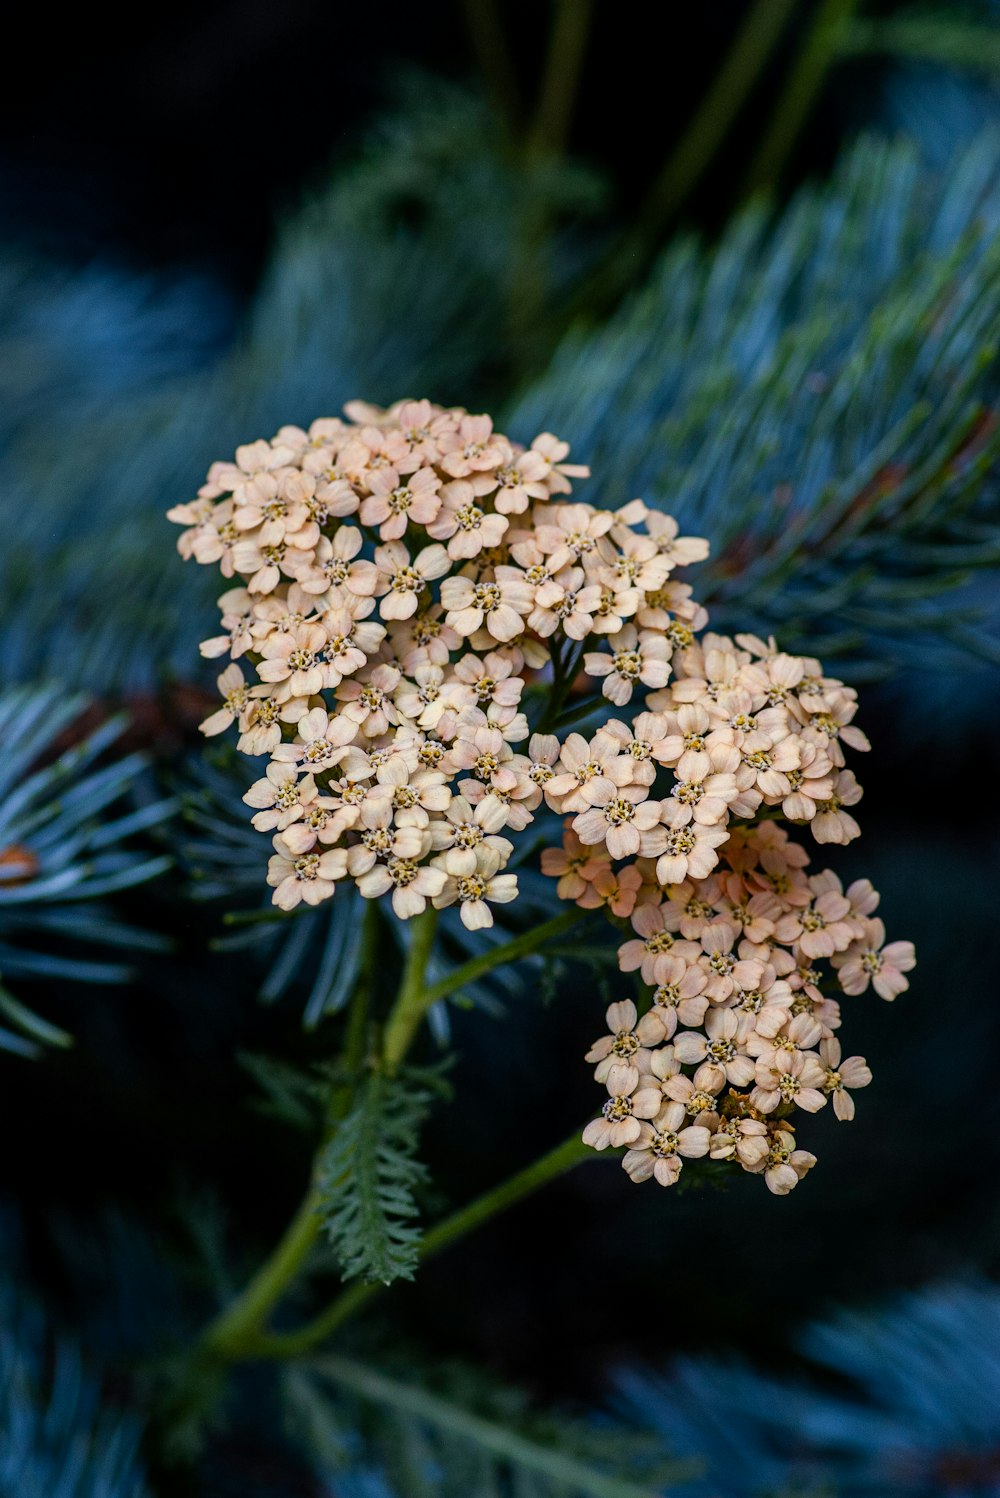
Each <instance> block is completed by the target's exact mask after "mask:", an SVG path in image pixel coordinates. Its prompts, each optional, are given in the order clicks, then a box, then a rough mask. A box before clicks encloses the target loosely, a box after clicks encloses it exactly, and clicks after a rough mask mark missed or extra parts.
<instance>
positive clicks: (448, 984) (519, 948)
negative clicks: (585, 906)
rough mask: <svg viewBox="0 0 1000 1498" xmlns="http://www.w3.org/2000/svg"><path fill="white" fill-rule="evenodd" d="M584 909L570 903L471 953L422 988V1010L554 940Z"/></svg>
mask: <svg viewBox="0 0 1000 1498" xmlns="http://www.w3.org/2000/svg"><path fill="white" fill-rule="evenodd" d="M588 913H589V912H588V911H586V910H581V909H580V908H579V906H576V905H574V906H573V907H572V909H570V910H566V911H564V912H563V914H562V915H557V916H553V918H552V920H551V921H545V922H544V924H543V925H541V926H535V927H534V928H533V929H532V930H531V931H525V932H523V933H522V935H521V936H515V937H513V939H512V940H511V941H506V942H504V944H503V946H500V947H493V948H492V949H491V950H490V951H489V952H481V953H480V955H479V956H478V957H471V958H470V959H469V961H468V962H465V963H463V964H462V966H461V967H457V968H455V969H454V971H453V972H450V973H448V974H447V975H446V976H445V977H444V978H441V979H439V981H438V982H437V983H435V984H434V985H433V986H432V987H431V988H428V989H425V990H424V993H423V1010H424V1011H426V1010H427V1009H430V1007H431V1005H432V1004H436V1003H437V1002H438V1000H439V999H446V998H447V997H448V995H449V994H452V993H457V992H458V991H459V989H462V988H464V987H465V985H466V984H467V983H474V982H475V981H476V979H477V978H481V977H483V975H484V974H485V973H488V972H490V971H491V970H492V969H493V968H495V967H501V966H502V965H503V964H504V963H506V962H516V961H517V960H518V958H520V957H527V956H529V955H530V954H531V953H532V952H537V951H538V950H539V948H541V947H544V946H545V945H546V943H547V942H549V941H554V940H555V938H556V937H559V936H562V934H563V932H565V931H569V930H570V928H571V927H573V926H575V925H576V923H577V922H578V921H582V920H583V918H584V917H585V916H586V915H587V914H588Z"/></svg>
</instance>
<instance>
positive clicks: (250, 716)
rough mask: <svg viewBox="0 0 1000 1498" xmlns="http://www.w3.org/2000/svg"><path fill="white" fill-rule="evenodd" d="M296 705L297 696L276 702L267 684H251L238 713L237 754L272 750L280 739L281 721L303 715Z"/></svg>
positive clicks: (298, 705) (286, 721) (265, 752)
mask: <svg viewBox="0 0 1000 1498" xmlns="http://www.w3.org/2000/svg"><path fill="white" fill-rule="evenodd" d="M264 694H266V695H264ZM300 706H301V703H300V701H299V699H297V698H293V699H292V701H290V702H279V701H278V699H277V697H272V696H270V688H269V687H266V686H256V687H251V688H250V701H249V703H248V704H247V707H246V710H245V711H244V712H243V714H242V715H241V717H240V729H241V732H240V736H239V738H238V739H237V741H236V747H237V749H238V750H239V751H240V753H241V754H249V755H258V754H273V753H274V751H275V749H277V747H278V745H279V744H280V743H281V725H282V723H292V722H298V720H299V718H301V717H302V716H303V714H302V713H301V712H300V711H299V709H300Z"/></svg>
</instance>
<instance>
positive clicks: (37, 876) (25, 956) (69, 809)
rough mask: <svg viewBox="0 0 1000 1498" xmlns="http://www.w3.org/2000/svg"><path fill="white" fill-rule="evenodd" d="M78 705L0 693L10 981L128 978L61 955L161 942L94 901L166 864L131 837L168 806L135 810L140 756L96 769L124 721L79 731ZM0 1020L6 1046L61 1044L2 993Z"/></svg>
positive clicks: (1, 893)
mask: <svg viewBox="0 0 1000 1498" xmlns="http://www.w3.org/2000/svg"><path fill="white" fill-rule="evenodd" d="M86 707H87V700H86V698H84V697H82V696H78V695H74V694H72V693H67V692H64V691H61V690H60V689H59V688H57V687H36V688H28V687H25V688H16V689H13V690H9V691H7V692H4V693H2V694H0V742H2V744H3V746H4V752H3V756H2V758H0V973H2V974H3V976H4V978H5V979H8V980H15V981H16V982H17V983H19V982H20V981H21V980H24V979H39V978H46V979H50V980H55V981H62V980H66V981H70V982H89V983H116V982H121V981H122V980H123V979H124V978H126V977H127V976H128V973H129V969H128V968H127V967H126V966H123V965H122V963H120V962H110V961H107V960H105V959H97V958H94V957H91V956H87V955H81V956H76V955H72V956H70V955H66V953H67V950H68V951H72V949H73V947H74V946H75V945H76V944H77V943H79V944H81V945H82V946H83V948H84V951H85V952H86V950H87V949H88V948H91V947H93V946H95V945H101V946H110V947H125V948H128V947H133V948H139V947H150V946H153V947H155V946H162V945H163V943H162V940H161V939H160V938H157V937H154V936H152V935H151V934H150V933H148V932H143V931H141V930H139V929H137V928H136V927H134V926H131V925H127V924H125V923H124V922H122V921H120V920H118V919H116V918H115V917H114V916H112V915H111V913H110V912H109V910H108V909H107V908H106V906H104V905H103V904H95V903H93V902H96V901H103V900H104V899H105V898H106V897H107V896H109V895H114V894H117V893H119V892H120V891H122V890H128V889H131V888H133V887H134V886H135V885H138V884H141V883H143V882H144V881H145V880H148V879H152V878H154V877H155V876H156V875H157V874H160V873H162V872H163V870H164V869H166V868H167V867H168V865H169V863H170V860H169V858H166V857H151V856H150V855H149V853H148V852H146V851H143V850H142V849H141V848H136V847H135V846H133V845H132V840H133V839H134V838H135V835H136V834H138V833H142V832H144V831H146V830H147V829H149V828H151V827H154V826H156V825H158V824H159V823H161V822H162V821H163V820H164V819H165V818H166V817H167V816H169V815H170V813H171V811H172V809H173V806H172V803H171V802H170V801H167V800H163V799H157V798H155V797H153V798H150V797H148V796H147V797H146V798H145V799H144V800H142V801H141V802H140V804H139V805H136V804H135V789H136V783H137V780H138V778H139V776H140V774H141V772H142V771H143V769H144V766H145V761H144V759H143V757H142V756H141V755H138V754H130V755H127V756H126V757H125V758H123V759H118V760H114V759H112V760H110V761H109V762H108V763H104V762H103V761H104V758H105V756H106V754H107V752H108V750H109V749H110V748H111V746H112V745H113V744H114V743H115V741H116V739H118V738H119V737H120V735H121V733H122V729H123V727H124V725H125V720H124V719H123V718H122V717H113V718H109V719H107V720H106V721H105V722H104V723H103V724H101V726H100V727H98V728H96V729H94V730H93V731H91V732H88V733H83V734H81V733H77V732H75V731H74V725H75V724H76V723H77V722H78V720H79V719H80V716H81V714H82V713H83V712H84V710H85V708H86ZM0 1013H2V1014H3V1016H4V1018H5V1019H6V1020H7V1021H8V1022H9V1023H10V1024H11V1025H12V1026H13V1027H14V1029H13V1031H11V1030H8V1029H0V1046H2V1047H4V1048H5V1049H8V1050H17V1051H20V1052H21V1053H22V1054H34V1052H35V1050H36V1049H37V1046H38V1045H41V1044H57V1045H67V1044H69V1043H70V1039H71V1038H70V1037H69V1036H68V1035H67V1034H66V1033H65V1032H64V1031H62V1030H59V1029H58V1028H56V1027H55V1026H53V1025H51V1024H49V1023H48V1022H47V1021H45V1020H44V1019H42V1018H41V1017H40V1016H38V1015H37V1014H34V1013H33V1012H32V1011H31V1010H30V1009H29V1008H28V1007H27V1006H26V1005H25V1004H24V1003H23V1002H21V1000H20V999H19V998H15V997H14V995H13V994H11V993H9V992H7V991H6V989H0ZM15 1032H16V1033H15Z"/></svg>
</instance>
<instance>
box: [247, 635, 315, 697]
mask: <svg viewBox="0 0 1000 1498" xmlns="http://www.w3.org/2000/svg"><path fill="white" fill-rule="evenodd" d="M325 644H326V630H325V629H324V628H323V627H322V625H320V624H297V625H296V626H295V628H294V629H291V630H289V631H288V632H287V633H283V634H273V635H270V636H269V637H268V639H266V640H265V641H264V642H263V644H262V645H261V647H260V653H261V655H262V656H263V660H261V661H260V662H259V663H258V666H257V675H258V676H259V677H260V679H261V681H267V682H273V683H274V684H276V685H280V686H282V687H283V688H284V689H285V691H284V693H283V695H288V696H294V697H313V696H315V694H316V693H317V692H318V691H319V690H320V689H321V687H322V686H323V684H324V683H323V666H322V662H321V658H320V653H321V651H322V649H323V647H324V645H325Z"/></svg>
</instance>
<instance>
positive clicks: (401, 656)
mask: <svg viewBox="0 0 1000 1498" xmlns="http://www.w3.org/2000/svg"><path fill="white" fill-rule="evenodd" d="M390 640H391V643H392V648H393V650H394V652H395V654H396V656H397V658H398V660H399V663H400V665H401V666H402V668H403V670H404V671H405V672H406V673H407V674H408V675H410V674H412V673H413V671H414V670H415V668H416V667H417V666H420V665H423V664H424V663H425V662H426V663H428V664H429V665H432V666H446V665H447V664H448V660H449V657H450V655H451V652H452V651H453V650H457V649H458V648H459V646H460V645H461V643H462V638H461V636H460V635H459V634H458V632H457V630H454V629H452V628H451V626H450V625H448V624H445V622H444V617H443V610H442V608H441V606H440V604H436V603H435V604H433V605H432V606H431V607H430V608H429V609H427V610H426V611H425V612H423V613H419V614H414V615H413V617H412V618H410V619H407V620H406V621H405V623H398V624H393V626H392V629H391V634H390Z"/></svg>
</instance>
